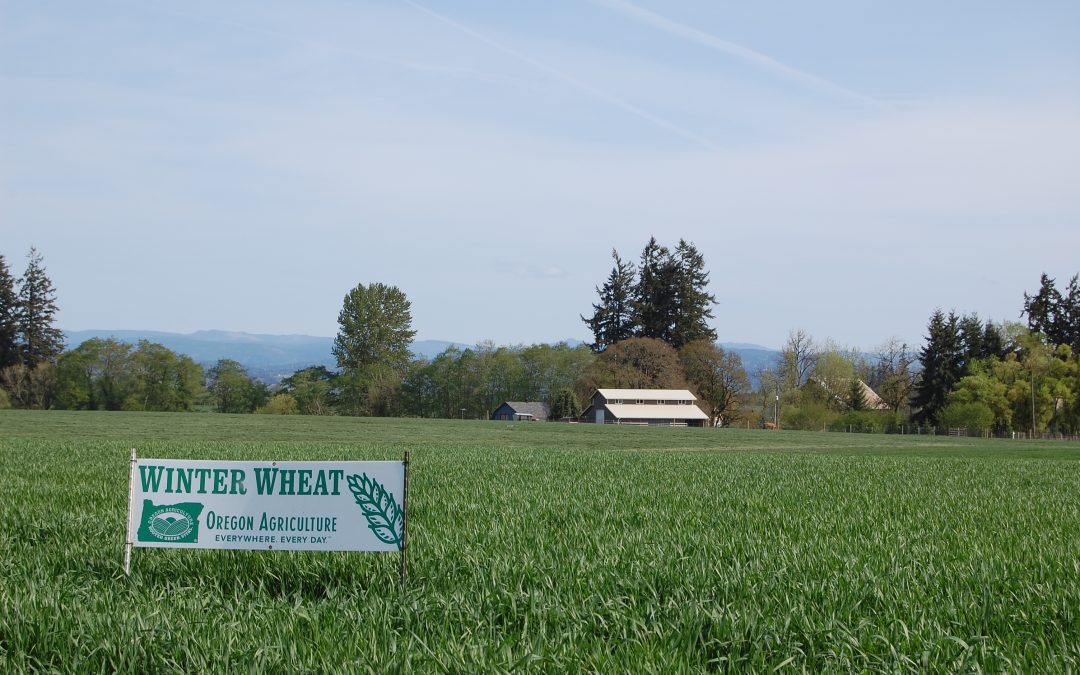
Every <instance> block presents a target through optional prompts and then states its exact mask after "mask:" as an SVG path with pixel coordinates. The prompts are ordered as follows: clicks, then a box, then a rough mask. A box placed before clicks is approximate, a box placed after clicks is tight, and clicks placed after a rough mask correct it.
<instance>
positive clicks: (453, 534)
mask: <svg viewBox="0 0 1080 675" xmlns="http://www.w3.org/2000/svg"><path fill="white" fill-rule="evenodd" d="M131 447H136V448H137V450H138V452H139V455H140V456H144V457H175V458H222V459H392V458H397V457H400V456H401V455H402V453H403V451H404V450H406V449H408V450H410V451H411V453H412V465H411V481H412V485H411V492H410V505H409V538H410V539H409V541H410V551H409V560H410V567H409V574H410V581H409V585H408V588H407V589H406V590H405V591H404V592H401V590H400V589H399V588H398V586H397V579H396V573H397V557H396V556H393V555H385V554H343V553H330V554H326V553H323V554H318V553H297V552H257V553H254V552H221V551H177V550H150V549H136V551H135V557H134V572H133V575H132V577H131V579H129V580H128V579H124V577H123V573H122V570H121V552H122V544H123V538H124V534H123V530H124V519H125V515H124V514H125V512H126V492H127V460H128V453H129V452H130V448H131ZM1077 459H1080V445H1078V444H1075V443H1071V444H1070V443H1060V442H1053V441H1011V440H983V439H957V438H943V437H926V436H922V437H919V436H875V435H866V434H843V433H817V432H770V431H759V430H752V431H747V430H730V429H722V430H717V429H663V428H641V427H616V426H610V425H605V426H600V425H584V424H582V425H564V424H545V423H512V424H511V423H506V422H479V421H471V422H470V421H457V420H403V419H358V418H310V417H309V418H304V417H273V416H227V415H213V414H168V413H162V414H154V413H100V412H59V411H55V412H53V411H49V412H32V411H31V412H27V411H0V470H2V471H3V476H4V477H3V480H2V481H0V517H2V522H3V523H4V530H3V533H2V536H0V671H4V672H8V671H20V670H28V669H29V670H38V669H40V670H57V671H83V670H95V671H97V670H138V671H145V672H190V671H203V670H210V671H223V670H234V669H239V668H255V669H257V670H274V671H280V670H290V671H292V670H313V671H340V672H385V671H387V670H392V671H417V672H428V671H432V670H436V671H444V670H450V671H473V670H483V671H504V670H514V669H523V670H534V671H537V672H556V671H557V672H565V671H567V670H573V671H580V670H587V671H594V670H595V671H605V672H626V671H634V672H670V671H672V670H676V671H700V670H709V669H717V670H766V669H769V670H772V669H774V668H780V669H781V670H810V671H822V670H844V671H848V670H863V669H869V670H888V671H897V670H900V671H926V670H930V671H955V670H961V669H964V670H968V669H976V668H977V669H982V670H991V669H993V670H1002V669H1005V670H1023V671H1030V670H1035V671H1061V672H1064V671H1066V670H1069V669H1072V670H1076V669H1077V667H1078V665H1080V472H1078V471H1077V470H1076V468H1077V465H1076V464H1075V461H1076V460H1077Z"/></svg>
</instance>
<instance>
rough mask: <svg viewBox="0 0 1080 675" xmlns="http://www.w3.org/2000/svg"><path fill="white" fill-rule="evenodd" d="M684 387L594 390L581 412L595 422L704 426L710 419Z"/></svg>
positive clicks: (586, 418) (585, 417)
mask: <svg viewBox="0 0 1080 675" xmlns="http://www.w3.org/2000/svg"><path fill="white" fill-rule="evenodd" d="M696 400H697V397H696V396H694V395H693V394H691V393H690V392H689V391H687V390H686V389H597V390H596V392H595V393H594V394H593V395H592V404H591V405H590V406H589V407H588V408H586V409H585V412H584V413H582V414H581V416H582V418H583V419H584V420H585V421H586V422H595V423H597V424H641V425H650V426H673V427H703V426H705V425H706V424H707V423H708V421H709V416H708V415H706V414H705V413H704V412H703V411H702V410H701V408H699V407H697V406H696V405H695V404H694V401H696Z"/></svg>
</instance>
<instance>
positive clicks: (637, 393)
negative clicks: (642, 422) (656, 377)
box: [596, 389, 697, 401]
mask: <svg viewBox="0 0 1080 675" xmlns="http://www.w3.org/2000/svg"><path fill="white" fill-rule="evenodd" d="M596 391H598V392H599V393H600V395H601V396H603V397H604V398H605V399H607V400H611V399H613V398H621V399H634V400H638V399H641V400H643V401H696V400H697V396H694V395H693V394H692V393H690V390H688V389H597V390H596Z"/></svg>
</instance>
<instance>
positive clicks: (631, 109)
mask: <svg viewBox="0 0 1080 675" xmlns="http://www.w3.org/2000/svg"><path fill="white" fill-rule="evenodd" d="M401 1H402V2H403V3H404V4H406V5H408V6H409V7H412V8H413V9H415V10H417V11H420V12H423V13H424V14H427V15H428V16H430V17H432V18H435V19H437V20H439V21H441V22H443V23H445V24H446V25H448V26H451V27H452V28H454V29H455V30H457V31H460V32H462V33H464V34H466V35H468V36H469V37H471V38H473V39H474V40H478V41H480V42H482V43H484V44H486V45H487V46H489V47H491V48H492V49H496V50H498V51H500V52H502V53H504V54H507V55H508V56H512V57H514V58H515V59H517V60H519V61H522V62H524V63H527V64H528V65H530V66H532V67H533V68H536V69H537V70H540V71H543V72H545V73H547V74H548V75H550V76H552V77H555V78H557V79H560V80H562V81H563V82H566V83H567V84H569V85H571V86H573V87H575V88H577V89H580V90H581V91H583V92H585V93H587V94H589V95H590V96H592V97H594V98H597V99H599V100H601V101H603V102H605V103H607V104H609V105H612V106H615V107H616V108H619V109H621V110H623V111H625V112H628V113H630V114H631V115H634V116H635V117H638V118H640V119H643V120H645V121H646V122H649V123H650V124H652V125H654V126H657V127H659V128H661V129H664V130H665V131H669V132H671V133H673V134H675V135H676V136H680V137H681V138H683V139H684V140H686V141H689V142H691V143H693V144H695V145H698V146H701V147H702V148H705V149H706V150H716V149H717V146H716V144H715V143H713V142H712V141H711V140H709V139H707V138H705V137H704V136H701V135H700V134H696V133H694V132H693V131H690V130H689V129H686V128H685V127H682V126H679V125H678V124H675V123H674V122H670V121H668V120H666V119H664V118H662V117H659V116H657V115H654V114H653V113H651V112H649V111H647V110H645V109H643V108H640V107H638V106H636V105H634V104H633V103H630V102H629V101H626V100H624V99H622V98H619V97H618V96H615V95H614V94H610V93H608V92H606V91H604V90H603V89H599V88H597V87H595V86H593V85H591V84H589V83H587V82H583V81H582V80H579V79H578V78H576V77H574V76H573V75H571V74H569V73H566V72H564V71H562V70H559V69H558V68H554V67H552V66H549V65H548V64H546V63H543V62H542V61H538V60H537V59H534V58H533V57H531V56H528V55H526V54H523V53H521V52H519V51H518V50H516V49H514V48H512V47H509V46H507V45H504V44H503V43H501V42H498V41H496V40H493V39H491V38H489V37H487V36H486V35H484V34H482V33H479V32H477V31H475V30H473V29H472V28H470V27H469V26H466V25H465V24H463V23H461V22H459V21H455V20H453V19H451V18H450V17H448V16H445V15H443V14H440V13H438V12H436V11H434V10H432V9H428V8H427V7H425V6H424V5H421V4H420V3H417V2H414V1H413V0H401Z"/></svg>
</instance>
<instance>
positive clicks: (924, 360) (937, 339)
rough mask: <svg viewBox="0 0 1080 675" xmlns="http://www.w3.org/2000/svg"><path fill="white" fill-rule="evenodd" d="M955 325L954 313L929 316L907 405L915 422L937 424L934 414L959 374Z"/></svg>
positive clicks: (960, 353)
mask: <svg viewBox="0 0 1080 675" xmlns="http://www.w3.org/2000/svg"><path fill="white" fill-rule="evenodd" d="M958 323H959V319H958V318H957V316H956V314H955V313H953V312H950V313H949V316H948V317H946V316H945V314H944V313H942V311H941V310H940V309H939V310H936V311H935V312H934V314H933V315H932V316H931V317H930V323H929V326H928V334H927V336H926V345H925V346H923V348H922V350H920V352H919V362H920V363H921V364H922V370H921V372H920V374H919V379H918V382H917V383H916V384H915V387H914V392H913V395H912V402H911V407H912V408H913V409H914V410H915V414H914V416H913V417H914V419H915V420H916V421H917V422H920V423H923V424H930V425H937V423H938V413H939V412H940V411H941V409H942V408H943V407H944V406H945V403H946V399H947V398H948V396H949V392H951V391H952V389H953V386H954V385H956V383H957V382H959V381H960V377H961V376H962V374H963V367H962V366H963V359H962V351H961V348H962V346H961V342H960V332H959V328H958Z"/></svg>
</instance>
